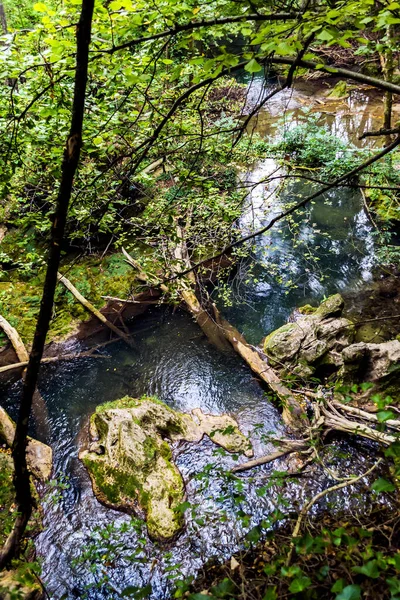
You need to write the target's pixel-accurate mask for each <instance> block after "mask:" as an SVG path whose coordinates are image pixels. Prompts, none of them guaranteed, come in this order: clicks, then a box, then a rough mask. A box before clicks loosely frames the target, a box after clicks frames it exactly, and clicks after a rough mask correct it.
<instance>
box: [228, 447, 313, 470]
mask: <svg viewBox="0 0 400 600" xmlns="http://www.w3.org/2000/svg"><path fill="white" fill-rule="evenodd" d="M286 444H287V442H286V443H285V446H286V447H284V448H283V449H282V450H277V451H276V452H272V453H271V454H267V455H266V456H262V457H261V458H255V459H254V460H248V461H247V462H245V463H242V464H241V465H236V466H235V467H233V469H232V473H239V472H241V471H247V470H249V469H253V468H254V467H259V466H261V465H266V464H268V463H270V462H272V461H274V460H277V459H278V458H281V457H282V456H287V455H288V454H292V453H293V452H301V451H303V450H308V449H309V443H308V442H305V441H295V440H293V442H291V443H290V444H291V445H289V446H287V445H286Z"/></svg>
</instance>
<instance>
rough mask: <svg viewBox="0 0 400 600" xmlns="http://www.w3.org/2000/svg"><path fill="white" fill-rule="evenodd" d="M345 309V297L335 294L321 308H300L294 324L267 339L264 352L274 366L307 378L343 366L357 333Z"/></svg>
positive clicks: (283, 372) (282, 328)
mask: <svg viewBox="0 0 400 600" xmlns="http://www.w3.org/2000/svg"><path fill="white" fill-rule="evenodd" d="M343 308H344V301H343V298H342V297H341V296H340V294H335V295H334V296H330V297H329V298H327V299H326V300H325V301H324V302H321V304H320V306H319V307H318V308H313V307H311V306H309V305H306V306H305V307H303V310H302V309H300V310H299V314H300V316H298V318H297V319H296V321H295V322H294V323H287V324H286V325H283V326H282V327H280V328H279V329H277V330H276V331H273V332H272V333H270V334H269V335H268V336H267V337H266V338H265V340H264V344H263V347H264V352H265V353H266V354H267V356H268V358H269V360H270V363H271V365H272V366H273V367H275V368H278V369H280V370H281V373H282V374H285V373H294V374H295V375H298V376H299V377H302V378H304V379H307V378H309V377H312V376H318V369H319V368H320V367H326V366H327V365H330V367H333V368H339V367H340V366H341V364H342V361H341V358H340V352H341V350H342V349H343V348H345V347H346V346H347V345H349V344H350V343H351V341H352V339H353V336H354V327H353V324H352V323H351V321H349V320H348V319H344V318H343V317H342V316H341V314H342V311H343ZM303 311H304V313H305V314H303ZM328 371H331V368H329V369H328Z"/></svg>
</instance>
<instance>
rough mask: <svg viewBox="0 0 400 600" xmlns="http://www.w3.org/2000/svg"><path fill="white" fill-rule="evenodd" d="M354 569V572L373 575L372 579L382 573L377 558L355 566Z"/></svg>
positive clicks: (367, 575)
mask: <svg viewBox="0 0 400 600" xmlns="http://www.w3.org/2000/svg"><path fill="white" fill-rule="evenodd" d="M352 571H353V572H354V573H360V574H361V575H365V576H366V577H371V579H377V578H378V577H379V574H380V569H379V567H378V561H377V560H370V561H368V562H367V563H365V564H364V565H362V566H361V567H353V568H352Z"/></svg>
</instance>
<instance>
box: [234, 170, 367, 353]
mask: <svg viewBox="0 0 400 600" xmlns="http://www.w3.org/2000/svg"><path fill="white" fill-rule="evenodd" d="M270 174H273V176H274V177H275V176H277V175H279V171H277V167H276V164H275V163H274V161H272V160H271V159H267V160H266V161H264V162H261V163H260V164H259V165H258V167H257V168H256V169H254V170H253V171H252V172H251V174H250V175H249V177H250V178H251V182H254V183H256V182H257V181H262V180H263V179H266V178H268V176H269V175H270ZM278 182H279V180H278V179H275V180H274V181H273V184H272V186H270V185H268V184H267V185H265V184H264V183H261V184H259V185H255V187H254V188H253V189H252V190H251V192H250V194H249V198H248V199H247V209H246V212H245V214H244V215H243V217H242V221H241V226H242V227H243V229H244V231H245V232H246V233H250V232H252V231H257V230H258V229H261V228H263V227H264V226H265V225H267V224H268V223H269V222H270V221H271V219H273V218H274V217H275V216H276V215H278V214H280V213H281V212H282V211H283V210H284V209H285V206H287V205H288V204H289V203H297V202H299V201H301V200H302V199H303V198H304V197H306V196H307V195H310V194H311V193H312V192H314V191H315V190H316V189H317V186H316V185H315V184H310V183H309V182H305V181H304V180H301V179H298V180H293V181H291V182H290V183H288V184H286V185H285V187H284V189H283V192H282V193H280V194H279V196H276V195H275V191H276V187H277V185H278ZM372 232H373V229H372V226H371V224H370V223H369V221H368V218H367V216H366V214H365V212H364V209H363V200H362V196H361V194H360V192H359V191H358V190H351V189H349V188H340V189H338V190H332V191H329V192H326V193H325V194H324V195H323V196H321V197H320V198H318V199H316V200H315V201H314V202H313V203H311V204H310V205H308V206H307V208H305V209H302V210H301V211H298V212H297V213H296V214H295V216H294V217H293V219H292V220H291V221H290V222H288V221H287V220H285V221H282V222H280V223H277V224H276V225H274V227H272V229H271V230H269V231H268V232H266V233H264V234H262V235H260V236H257V237H256V238H255V241H254V247H253V253H252V260H251V261H250V262H249V261H245V262H243V263H242V264H241V266H240V267H239V270H238V272H237V273H236V274H235V276H234V278H233V282H232V287H233V294H234V306H233V307H232V308H227V309H226V311H227V314H228V316H229V317H230V318H231V320H232V321H234V323H235V324H236V325H237V326H238V327H239V329H240V330H241V331H242V332H243V333H244V335H245V337H247V338H248V341H250V342H251V343H253V344H257V343H259V342H260V340H261V338H262V337H263V336H264V335H266V334H268V333H270V332H271V331H272V330H273V329H276V328H277V327H280V326H281V325H282V324H283V323H285V322H286V321H287V319H288V317H289V315H290V314H291V312H292V311H293V309H294V308H295V307H297V306H301V305H304V304H307V303H312V304H314V305H315V304H316V303H318V302H320V301H321V300H322V299H323V298H324V296H328V295H329V294H332V293H335V292H338V291H339V292H340V291H341V290H342V291H344V290H350V289H357V287H359V286H361V285H363V284H364V283H365V282H367V281H370V280H371V278H372V267H373V264H374V243H373V235H372ZM249 268H251V272H252V277H251V278H250V277H249Z"/></svg>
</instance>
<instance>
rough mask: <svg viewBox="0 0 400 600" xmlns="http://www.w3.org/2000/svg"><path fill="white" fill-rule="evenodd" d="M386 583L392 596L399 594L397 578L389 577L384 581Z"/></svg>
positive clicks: (399, 583) (399, 587)
mask: <svg viewBox="0 0 400 600" xmlns="http://www.w3.org/2000/svg"><path fill="white" fill-rule="evenodd" d="M386 583H387V584H388V586H389V590H390V593H391V594H392V596H395V595H397V594H400V579H397V577H389V578H388V579H386Z"/></svg>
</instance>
